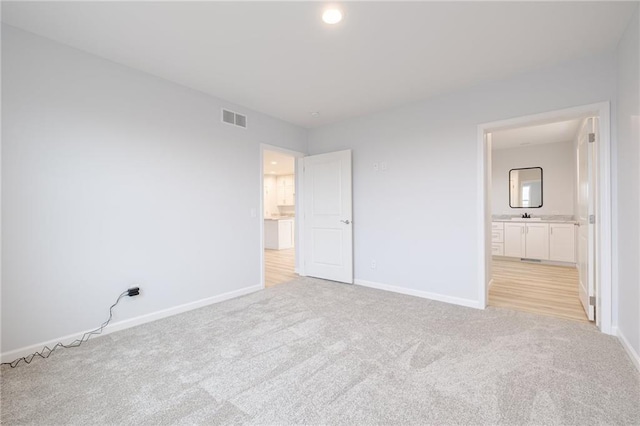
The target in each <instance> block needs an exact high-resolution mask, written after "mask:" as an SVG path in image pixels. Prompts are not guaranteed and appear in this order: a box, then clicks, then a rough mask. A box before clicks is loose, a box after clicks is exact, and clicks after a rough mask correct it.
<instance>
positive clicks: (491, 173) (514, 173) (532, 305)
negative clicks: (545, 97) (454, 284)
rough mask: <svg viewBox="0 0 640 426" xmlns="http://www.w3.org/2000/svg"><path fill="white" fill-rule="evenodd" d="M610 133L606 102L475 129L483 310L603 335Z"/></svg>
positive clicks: (607, 304) (607, 295) (607, 300)
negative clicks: (586, 325)
mask: <svg viewBox="0 0 640 426" xmlns="http://www.w3.org/2000/svg"><path fill="white" fill-rule="evenodd" d="M608 129H609V104H608V103H602V104H596V105H588V106H584V107H577V108H571V109H567V110H562V111H554V112H549V113H544V114H538V115H534V116H527V117H521V118H517V119H510V120H505V121H500V122H493V123H487V124H483V125H480V126H479V127H478V130H479V133H478V137H479V142H480V150H481V152H480V154H481V155H480V158H481V167H480V173H481V179H480V180H481V188H480V195H481V200H480V205H481V211H480V214H479V216H480V218H481V219H480V224H479V228H480V234H481V240H480V243H481V245H482V249H481V252H482V254H481V263H480V277H481V284H480V298H481V300H483V305H484V306H486V305H490V306H502V307H507V308H510V309H516V310H521V311H527V312H533V313H539V314H543V315H551V316H556V317H561V318H567V319H573V320H580V321H585V322H586V321H588V320H595V322H596V324H597V326H598V327H599V328H600V329H601V330H602V331H603V332H606V333H611V267H610V265H611V236H610V231H609V230H610V209H611V205H610V201H609V199H608V194H610V182H609V180H608V178H606V176H608V170H609V158H610V157H609V154H610V152H609V134H608ZM585 141H586V142H585ZM581 153H582V154H581ZM581 161H582V162H581ZM589 162H590V163H589ZM587 163H588V164H587ZM587 166H589V169H588V171H589V173H585V170H587V169H586V167H587ZM532 172H536V173H532ZM525 183H526V185H525ZM538 184H539V185H540V188H539V191H537V185H538ZM532 191H534V192H535V193H532ZM514 195H515V196H514ZM538 197H540V202H538ZM525 198H526V200H525ZM531 200H534V201H535V203H534V202H533V201H531ZM519 203H520V204H519ZM532 203H533V204H532ZM585 211H587V212H590V213H588V214H587V215H586V216H585V213H584V212H585ZM596 217H597V218H598V220H595V218H596ZM585 235H587V238H584V236H585Z"/></svg>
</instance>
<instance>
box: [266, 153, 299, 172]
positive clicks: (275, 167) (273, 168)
mask: <svg viewBox="0 0 640 426" xmlns="http://www.w3.org/2000/svg"><path fill="white" fill-rule="evenodd" d="M273 163H276V164H273ZM263 164H264V167H263V170H264V174H265V175H274V176H281V175H293V174H295V167H296V166H295V158H294V157H292V156H290V155H287V154H281V153H279V152H274V151H264V156H263Z"/></svg>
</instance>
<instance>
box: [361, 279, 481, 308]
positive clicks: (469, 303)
mask: <svg viewBox="0 0 640 426" xmlns="http://www.w3.org/2000/svg"><path fill="white" fill-rule="evenodd" d="M353 283H354V284H357V285H361V286H363V287H370V288H376V289H378V290H385V291H391V292H393V293H400V294H406V295H408V296H416V297H422V298H423V299H430V300H437V301H438V302H445V303H451V304H453V305H459V306H466V307H468V308H476V309H483V307H481V306H480V303H479V302H478V301H477V300H471V299H462V298H460V297H453V296H446V295H444V294H438V293H431V292H428V291H422V290H414V289H410V288H405V287H398V286H394V285H389V284H382V283H376V282H373V281H366V280H361V279H355V280H354V281H353Z"/></svg>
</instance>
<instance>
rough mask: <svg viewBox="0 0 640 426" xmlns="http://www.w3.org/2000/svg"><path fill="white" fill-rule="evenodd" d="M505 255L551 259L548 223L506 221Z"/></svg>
mask: <svg viewBox="0 0 640 426" xmlns="http://www.w3.org/2000/svg"><path fill="white" fill-rule="evenodd" d="M504 255H505V256H508V257H520V258H527V259H540V260H548V259H549V224H548V223H521V222H516V223H505V224H504Z"/></svg>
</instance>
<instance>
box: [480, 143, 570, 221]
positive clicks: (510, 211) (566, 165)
mask: <svg viewBox="0 0 640 426" xmlns="http://www.w3.org/2000/svg"><path fill="white" fill-rule="evenodd" d="M491 155H492V173H491V178H492V188H493V191H492V194H491V201H492V206H493V210H492V213H493V214H494V215H505V214H506V215H522V214H523V213H525V212H527V213H529V214H531V215H533V216H537V215H574V197H575V190H576V189H575V188H576V178H575V176H576V165H575V152H574V146H573V141H567V142H562V143H549V144H542V145H529V146H519V147H515V148H507V149H495V150H493V151H492V152H491ZM524 167H542V172H543V176H542V178H543V180H542V207H541V208H532V209H521V208H511V207H509V170H511V169H516V168H524Z"/></svg>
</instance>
